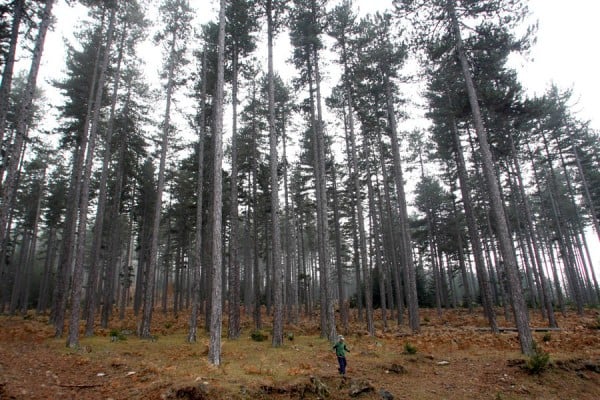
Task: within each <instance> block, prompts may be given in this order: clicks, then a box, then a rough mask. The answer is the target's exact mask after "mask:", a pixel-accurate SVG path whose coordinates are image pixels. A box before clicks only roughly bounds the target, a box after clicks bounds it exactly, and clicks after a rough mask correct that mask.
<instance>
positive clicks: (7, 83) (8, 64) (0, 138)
mask: <svg viewBox="0 0 600 400" xmlns="http://www.w3.org/2000/svg"><path fill="white" fill-rule="evenodd" d="M24 7H25V0H17V1H15V2H14V3H13V18H12V24H11V30H10V41H9V45H8V52H7V53H6V59H5V62H4V70H3V71H2V82H0V143H3V142H4V132H5V130H6V117H7V115H8V105H9V100H10V92H11V88H12V78H13V70H14V65H15V54H16V52H17V41H18V40H19V27H20V26H21V20H22V17H23V11H24ZM5 161H6V160H3V162H2V165H5V163H6V162H5ZM1 177H2V174H0V181H1Z"/></svg>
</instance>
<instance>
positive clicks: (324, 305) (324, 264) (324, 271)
mask: <svg viewBox="0 0 600 400" xmlns="http://www.w3.org/2000/svg"><path fill="white" fill-rule="evenodd" d="M311 5H312V6H313V13H316V10H314V6H315V5H314V4H313V3H311ZM308 55H309V56H308V59H307V62H308V65H307V67H308V74H309V92H310V96H311V120H312V126H313V134H314V135H313V150H314V171H315V189H316V198H317V232H318V235H317V237H318V240H317V247H318V251H319V268H320V269H319V271H320V274H319V278H320V302H321V336H323V337H327V338H328V339H329V340H330V341H331V342H333V341H335V339H336V336H337V335H336V333H335V318H334V312H333V301H332V297H331V277H330V273H331V261H330V259H329V224H328V219H327V209H328V206H327V187H326V186H327V185H326V171H325V140H324V133H323V126H322V125H323V119H322V114H323V113H322V108H321V83H320V79H321V78H320V74H319V59H318V53H317V49H316V48H315V47H314V46H312V45H311V46H309V51H308ZM313 84H314V85H313Z"/></svg>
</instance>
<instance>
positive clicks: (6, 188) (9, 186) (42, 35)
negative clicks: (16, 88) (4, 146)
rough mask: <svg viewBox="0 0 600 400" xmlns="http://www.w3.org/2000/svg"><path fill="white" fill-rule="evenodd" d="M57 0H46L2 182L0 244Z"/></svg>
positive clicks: (6, 224)
mask: <svg viewBox="0 0 600 400" xmlns="http://www.w3.org/2000/svg"><path fill="white" fill-rule="evenodd" d="M53 5H54V0H46V5H45V7H44V11H43V14H42V19H41V21H40V26H39V28H38V34H37V37H36V39H35V45H34V49H33V53H32V59H31V66H30V69H29V75H28V76H27V84H26V87H25V91H24V95H23V99H22V101H21V105H20V106H19V112H18V114H17V115H18V120H17V126H16V133H15V140H14V143H13V150H12V151H11V157H10V160H9V164H8V169H7V171H6V178H5V180H4V183H3V185H2V205H1V206H0V245H1V246H2V248H3V249H4V248H5V246H6V243H5V239H6V236H7V231H8V230H9V227H8V219H9V214H10V212H11V208H12V203H13V199H14V196H15V193H16V190H17V170H18V168H19V164H20V159H21V157H20V154H21V151H22V148H23V146H24V143H25V139H26V136H27V131H28V126H29V123H30V120H31V109H32V106H33V96H34V92H35V88H36V82H37V76H38V71H39V69H40V62H41V59H42V53H43V50H44V42H45V40H46V33H47V32H48V27H49V26H50V22H51V19H52V18H51V17H52V6H53Z"/></svg>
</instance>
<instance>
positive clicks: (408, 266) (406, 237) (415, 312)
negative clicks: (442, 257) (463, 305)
mask: <svg viewBox="0 0 600 400" xmlns="http://www.w3.org/2000/svg"><path fill="white" fill-rule="evenodd" d="M384 78H385V91H386V99H387V113H388V121H389V123H390V136H391V139H392V155H393V159H394V182H395V184H396V195H397V197H398V214H399V217H400V218H399V219H400V221H399V224H400V233H401V235H400V236H401V241H402V242H401V243H400V244H401V246H400V248H401V249H402V252H403V254H402V256H403V261H404V262H403V263H402V264H403V268H404V287H405V293H406V300H407V303H408V304H407V305H408V321H409V324H410V327H411V329H412V331H413V332H420V330H421V325H420V322H419V300H418V297H417V280H416V271H415V265H414V262H413V258H412V246H411V238H410V227H409V226H408V211H407V205H406V194H405V192H404V177H403V176H404V174H403V172H402V164H401V160H400V144H399V143H398V131H397V128H396V114H395V111H394V103H393V95H392V87H391V82H390V80H389V77H388V76H385V77H384Z"/></svg>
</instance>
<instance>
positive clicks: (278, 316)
mask: <svg viewBox="0 0 600 400" xmlns="http://www.w3.org/2000/svg"><path fill="white" fill-rule="evenodd" d="M271 6H272V0H267V42H268V44H267V49H268V80H269V83H268V84H269V88H268V91H269V96H268V97H269V106H268V107H269V166H270V172H271V240H272V258H273V262H272V265H273V303H274V306H275V309H274V313H273V338H272V341H271V344H272V346H273V347H280V346H281V345H282V344H283V279H284V274H283V264H282V262H281V227H280V225H279V213H280V212H279V178H278V174H277V170H278V166H279V160H278V155H277V132H275V81H274V73H273V36H274V32H273V15H272V9H271Z"/></svg>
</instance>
